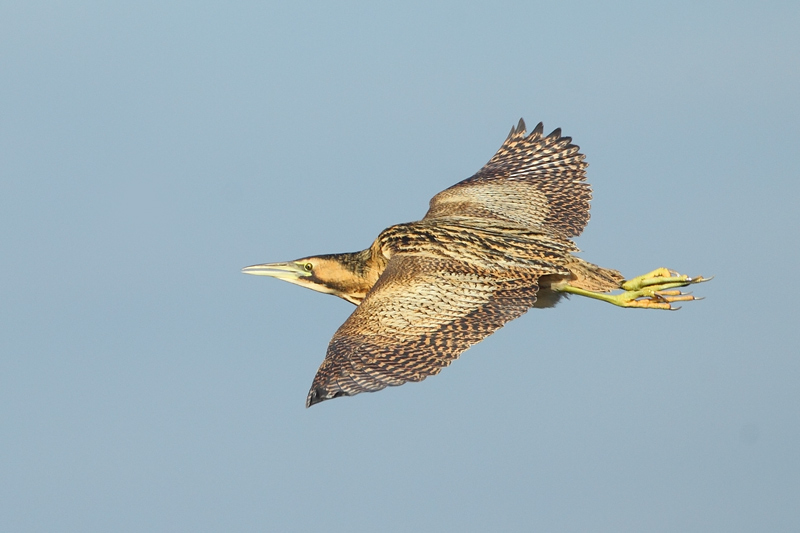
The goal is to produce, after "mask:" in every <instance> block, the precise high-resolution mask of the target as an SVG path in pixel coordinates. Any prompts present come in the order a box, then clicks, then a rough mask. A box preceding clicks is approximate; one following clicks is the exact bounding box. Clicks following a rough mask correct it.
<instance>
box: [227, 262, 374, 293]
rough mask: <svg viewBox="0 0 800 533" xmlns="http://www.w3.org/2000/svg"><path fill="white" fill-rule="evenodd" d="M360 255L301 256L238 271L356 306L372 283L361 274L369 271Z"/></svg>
mask: <svg viewBox="0 0 800 533" xmlns="http://www.w3.org/2000/svg"><path fill="white" fill-rule="evenodd" d="M363 255H364V253H363V252H356V253H353V254H330V255H319V256H312V257H304V258H302V259H296V260H294V261H289V262H286V263H265V264H262V265H253V266H249V267H245V268H243V269H242V272H243V273H245V274H253V275H255V276H270V277H272V278H278V279H282V280H284V281H288V282H289V283H294V284H295V285H300V286H301V287H306V288H307V289H312V290H315V291H318V292H323V293H325V294H333V295H336V296H338V297H340V298H344V299H345V300H347V301H348V302H350V303H353V304H356V305H358V304H360V303H361V300H363V299H364V296H366V294H367V292H368V291H369V289H371V288H372V285H373V284H374V281H372V282H370V281H369V280H368V279H367V277H368V276H367V275H365V272H366V271H368V270H369V268H368V267H367V265H366V264H365V261H364V260H362V259H361V257H362V256H363Z"/></svg>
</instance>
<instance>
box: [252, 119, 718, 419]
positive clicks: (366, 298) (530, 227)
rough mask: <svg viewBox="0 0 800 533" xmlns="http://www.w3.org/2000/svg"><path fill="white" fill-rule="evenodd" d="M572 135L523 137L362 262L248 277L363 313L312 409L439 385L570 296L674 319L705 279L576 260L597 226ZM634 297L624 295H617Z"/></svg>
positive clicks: (351, 259) (336, 345) (293, 265)
mask: <svg viewBox="0 0 800 533" xmlns="http://www.w3.org/2000/svg"><path fill="white" fill-rule="evenodd" d="M570 142H571V139H570V138H569V137H562V136H561V132H560V130H555V131H554V132H553V133H551V134H550V135H548V136H543V135H542V124H539V125H538V126H537V128H536V129H534V131H533V132H532V133H531V134H530V135H528V136H526V135H525V125H524V122H523V121H522V120H520V124H519V126H518V127H517V128H516V129H514V128H512V130H511V133H510V134H509V136H508V138H507V139H506V141H505V143H504V144H503V146H502V147H501V148H500V150H499V151H498V152H497V154H495V156H494V157H493V158H492V159H491V160H490V161H489V163H487V164H486V166H484V168H483V169H481V170H480V171H479V172H478V173H477V174H475V175H474V176H472V177H471V178H468V179H466V180H464V181H462V182H460V183H457V184H456V185H454V186H452V187H450V188H449V189H446V190H444V191H442V192H441V193H439V194H437V195H436V196H434V197H433V199H431V202H430V208H429V210H428V213H427V214H426V215H425V217H424V218H423V219H422V220H420V221H417V222H410V223H406V224H398V225H395V226H391V227H389V228H387V229H386V230H384V231H383V232H381V233H380V235H379V236H378V238H377V239H376V240H375V241H374V242H373V244H372V245H371V246H370V247H369V248H367V249H365V250H363V251H360V252H355V253H349V254H331V255H323V256H315V257H308V258H303V259H298V260H296V261H292V262H288V263H271V264H263V265H254V266H253V267H247V268H246V269H244V272H246V273H250V274H260V275H268V276H273V277H278V278H281V279H284V280H286V281H289V282H292V283H296V284H298V285H302V286H305V287H308V288H311V289H314V290H317V291H320V292H324V293H328V294H334V295H336V296H339V297H341V298H344V299H345V300H347V301H349V302H351V303H353V304H356V305H357V306H358V307H357V308H356V310H355V311H354V312H353V314H352V315H351V316H350V318H348V319H347V321H346V322H345V323H344V324H343V325H342V326H341V327H340V328H339V330H338V331H337V332H336V333H335V334H334V336H333V339H332V340H331V343H330V345H329V347H328V352H327V355H326V357H325V360H324V361H323V363H322V366H321V367H320V369H319V371H318V372H317V375H316V377H315V379H314V383H313V384H312V387H311V391H310V392H309V395H308V399H307V402H306V405H307V406H311V405H313V404H315V403H318V402H320V401H323V400H326V399H330V398H334V397H337V396H342V395H348V396H349V395H353V394H358V393H359V392H366V391H376V390H380V389H383V388H385V387H387V386H392V385H401V384H403V383H405V382H408V381H421V380H422V379H425V377H427V376H429V375H433V374H437V373H438V372H439V371H440V370H441V369H442V368H443V367H445V366H447V365H449V364H450V362H452V361H453V360H454V359H455V358H457V357H458V356H459V355H460V354H461V353H462V352H463V351H464V350H466V349H467V348H468V347H469V346H471V345H473V344H475V343H477V342H480V341H481V340H483V339H484V338H485V337H487V336H488V335H490V334H492V333H493V332H494V331H496V330H497V329H498V328H500V327H502V326H503V325H504V324H505V323H506V322H508V321H509V320H513V319H514V318H517V317H519V316H520V315H522V314H523V313H525V312H526V311H527V310H528V309H530V308H531V307H549V306H552V305H554V304H555V302H556V301H557V300H558V299H559V298H560V296H561V295H563V294H565V293H572V294H580V295H583V296H590V297H593V298H598V299H601V300H605V301H609V302H610V303H614V304H616V305H621V306H625V307H651V308H662V309H669V308H671V305H670V304H671V303H672V302H674V301H682V300H690V299H694V298H693V297H691V296H689V295H683V294H681V293H680V292H679V291H675V290H671V289H674V288H676V287H682V286H685V285H689V284H691V283H697V282H700V281H704V279H703V278H702V277H700V278H695V279H692V278H688V277H687V276H678V275H676V274H675V273H673V272H671V271H667V270H665V269H659V270H657V271H654V272H652V273H650V274H648V275H645V276H642V277H640V278H635V279H633V280H631V281H629V282H624V280H623V277H622V275H620V274H619V272H617V271H615V270H609V269H605V268H602V267H598V266H596V265H593V264H591V263H589V262H587V261H584V260H583V259H580V258H578V257H576V256H575V255H573V254H574V253H575V252H577V251H578V250H577V248H576V246H575V245H574V243H573V242H572V241H571V240H570V239H571V237H574V236H576V235H578V234H580V232H581V231H582V230H583V228H584V226H585V225H586V223H587V222H588V220H589V200H590V198H591V189H590V187H589V185H588V184H586V183H585V181H584V180H585V168H586V166H587V165H586V163H585V162H584V156H583V154H580V153H579V151H578V150H579V148H578V147H577V146H574V145H572V144H570ZM619 288H622V289H623V290H625V292H624V293H623V294H620V295H617V296H612V295H608V294H605V293H607V292H609V291H612V290H614V289H619Z"/></svg>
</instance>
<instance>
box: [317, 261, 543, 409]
mask: <svg viewBox="0 0 800 533" xmlns="http://www.w3.org/2000/svg"><path fill="white" fill-rule="evenodd" d="M540 274H541V273H540V272H535V271H533V270H530V269H513V270H504V271H502V272H497V271H493V272H490V271H486V270H483V269H480V268H476V267H474V266H472V265H469V264H467V263H462V262H454V261H450V260H442V259H437V258H432V257H423V256H416V255H409V254H398V255H395V256H393V257H392V259H391V260H390V261H389V263H388V265H387V267H386V270H385V271H384V273H383V275H381V277H380V279H379V280H378V282H377V283H376V284H375V286H374V287H373V288H372V290H371V291H370V292H369V294H368V295H367V297H366V298H365V299H364V301H363V302H362V303H361V304H360V305H359V306H358V307H357V308H356V310H355V311H353V314H352V315H350V318H348V319H347V321H345V323H344V324H342V326H341V327H340V328H339V330H338V331H337V332H336V333H335V334H334V336H333V339H332V340H331V342H330V345H329V346H328V352H327V354H326V355H325V360H324V361H323V363H322V365H321V366H320V368H319V371H318V372H317V375H316V376H315V378H314V382H313V384H312V386H311V391H310V392H309V393H308V399H307V400H306V406H307V407H310V406H312V405H314V404H315V403H318V402H321V401H324V400H327V399H330V398H335V397H337V396H351V395H354V394H358V393H360V392H372V391H377V390H380V389H383V388H385V387H387V386H392V385H402V384H403V383H405V382H407V381H421V380H423V379H425V378H426V377H427V376H430V375H433V374H438V373H439V372H440V371H441V370H442V368H444V367H446V366H447V365H449V364H450V363H451V362H452V361H453V360H454V359H455V358H457V357H458V356H459V355H460V354H461V352H463V351H464V350H466V349H467V348H469V347H470V346H472V345H473V344H475V343H478V342H480V341H481V340H483V339H484V338H485V337H487V336H489V335H491V334H492V333H493V332H494V331H496V330H497V329H498V328H500V327H502V326H503V324H505V323H506V322H508V321H509V320H513V319H515V318H517V317H519V316H520V315H522V314H523V313H525V311H527V310H528V309H529V308H530V307H531V306H532V305H533V304H534V302H535V301H536V291H537V289H538V287H537V284H536V283H537V279H538V276H539V275H540Z"/></svg>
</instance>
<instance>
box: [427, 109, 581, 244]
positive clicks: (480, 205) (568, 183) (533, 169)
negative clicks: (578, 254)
mask: <svg viewBox="0 0 800 533" xmlns="http://www.w3.org/2000/svg"><path fill="white" fill-rule="evenodd" d="M542 128H543V126H542V123H541V122H540V123H539V125H538V126H536V128H535V129H534V130H533V131H532V132H531V134H530V135H528V136H527V137H526V136H525V122H524V121H523V120H522V119H520V121H519V125H518V126H517V127H516V129H515V128H511V133H510V134H509V135H508V138H507V139H506V141H505V142H504V143H503V146H501V147H500V150H498V151H497V153H496V154H495V155H494V157H492V159H491V160H489V162H488V163H486V165H485V166H484V167H483V168H482V169H481V170H480V171H478V173H477V174H475V175H474V176H472V177H471V178H468V179H465V180H464V181H461V182H459V183H457V184H455V185H453V186H452V187H450V188H449V189H445V190H444V191H442V192H440V193H439V194H437V195H436V196H434V197H433V198H432V199H431V202H430V209H429V210H428V213H427V214H426V215H425V218H438V217H445V216H468V217H478V218H490V219H498V220H507V221H511V222H516V223H518V224H522V225H523V226H528V227H531V228H536V229H543V230H546V231H548V232H551V233H556V234H559V235H561V236H564V237H574V236H576V235H580V233H581V231H583V228H584V227H586V223H587V222H588V221H589V200H591V198H592V189H591V187H590V186H589V184H588V183H585V181H584V180H585V179H586V167H587V166H588V165H587V163H586V162H585V161H584V155H583V154H581V153H580V152H579V151H578V150H580V148H579V147H578V146H575V145H573V144H570V143H571V142H572V138H570V137H562V136H561V129H560V128H559V129H556V130H555V131H553V132H552V133H551V134H550V135H548V136H547V137H543V136H542V131H543V130H542Z"/></svg>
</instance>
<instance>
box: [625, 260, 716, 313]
mask: <svg viewBox="0 0 800 533" xmlns="http://www.w3.org/2000/svg"><path fill="white" fill-rule="evenodd" d="M710 279H711V278H704V277H703V276H696V277H693V278H692V277H689V276H686V275H684V274H678V273H677V272H675V271H674V270H669V269H666V268H657V269H655V270H653V271H652V272H648V273H647V274H645V275H643V276H637V277H635V278H631V279H629V280H626V281H623V282H622V283H621V284H620V288H621V289H622V290H623V291H625V292H623V293H622V294H617V295H610V297H611V298H613V300H614V301H611V302H610V303H613V304H615V305H619V306H620V307H640V308H644V309H667V310H673V311H674V310H677V309H680V307H672V304H673V303H675V302H688V301H692V300H702V298H696V297H695V296H693V295H692V294H691V293H683V292H681V291H680V290H675V289H679V288H680V287H686V286H688V285H694V284H695V283H703V282H704V281H708V280H710Z"/></svg>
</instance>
